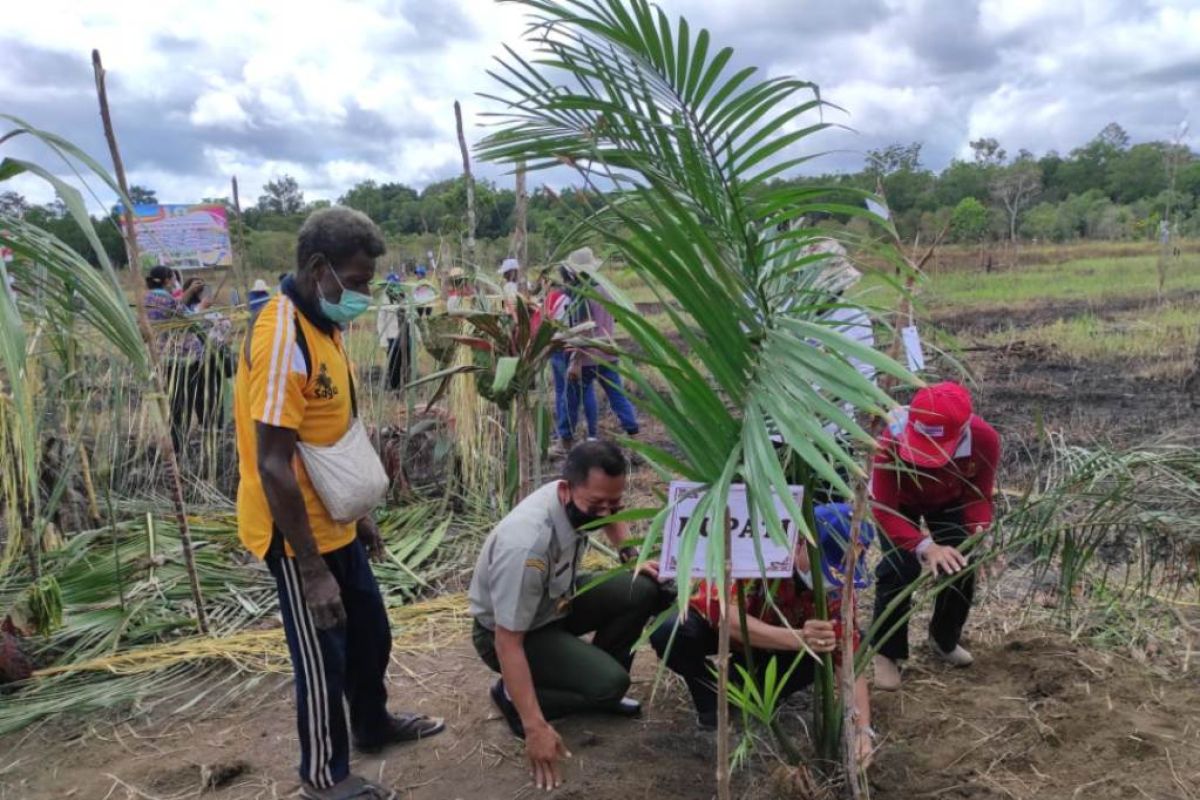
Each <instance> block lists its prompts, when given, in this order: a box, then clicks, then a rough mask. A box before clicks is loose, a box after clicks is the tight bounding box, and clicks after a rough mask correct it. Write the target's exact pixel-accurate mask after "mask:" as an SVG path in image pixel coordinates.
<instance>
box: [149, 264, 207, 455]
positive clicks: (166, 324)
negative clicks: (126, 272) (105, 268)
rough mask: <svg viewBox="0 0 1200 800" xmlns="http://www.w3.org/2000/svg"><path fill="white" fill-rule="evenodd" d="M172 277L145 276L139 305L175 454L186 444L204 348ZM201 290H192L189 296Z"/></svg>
mask: <svg viewBox="0 0 1200 800" xmlns="http://www.w3.org/2000/svg"><path fill="white" fill-rule="evenodd" d="M175 275H176V273H175V272H174V271H173V270H171V269H170V268H169V267H164V266H161V265H160V266H157V267H154V268H152V269H151V270H150V271H149V272H148V273H146V293H145V295H144V296H143V297H142V305H143V306H144V307H145V309H146V317H147V319H149V320H150V324H151V326H152V327H153V328H154V330H155V342H156V346H157V349H158V355H159V358H160V359H162V364H163V365H164V367H165V369H166V373H165V374H166V377H167V386H168V394H169V396H170V402H171V441H172V442H173V443H174V445H175V450H176V452H179V451H180V450H181V449H182V447H183V444H184V442H186V441H187V432H188V429H189V428H190V426H191V419H192V411H193V409H194V408H195V405H196V387H197V386H198V385H199V384H200V382H201V381H202V376H201V374H200V365H201V361H202V359H203V356H204V344H203V342H201V340H200V337H199V336H198V335H197V333H196V331H195V329H194V328H193V326H192V325H191V324H190V323H189V319H188V318H189V313H188V309H187V305H186V299H187V298H184V295H183V289H182V287H179V290H178V291H179V297H178V298H177V297H176V296H175V293H174V292H175V289H176V287H177V285H178V284H177V282H176V278H175ZM200 288H202V287H194V288H193V289H192V293H193V295H194V294H195V293H197V292H198V291H199V289H200Z"/></svg>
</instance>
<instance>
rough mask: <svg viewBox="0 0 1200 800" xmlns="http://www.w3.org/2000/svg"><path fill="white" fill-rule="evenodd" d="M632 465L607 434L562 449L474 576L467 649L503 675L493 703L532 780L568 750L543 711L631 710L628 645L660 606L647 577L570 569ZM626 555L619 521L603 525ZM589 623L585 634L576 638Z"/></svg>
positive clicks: (495, 534)
mask: <svg viewBox="0 0 1200 800" xmlns="http://www.w3.org/2000/svg"><path fill="white" fill-rule="evenodd" d="M628 468H629V465H628V463H627V462H626V459H625V456H624V455H623V454H622V453H621V450H620V448H618V447H617V446H616V445H614V444H612V443H611V442H587V443H585V444H581V445H579V446H577V447H575V448H574V449H573V450H571V452H570V453H569V454H568V455H567V460H566V467H565V469H564V473H563V475H564V477H563V480H559V481H555V482H553V483H550V484H547V485H546V486H543V487H542V488H541V489H538V490H537V491H535V492H534V493H532V494H531V495H529V496H528V497H526V498H525V499H524V500H523V501H522V502H521V503H520V505H518V506H517V507H516V508H515V509H513V510H512V512H511V513H510V514H509V515H508V516H507V517H505V518H504V519H503V520H501V521H500V523H499V524H498V525H497V526H496V527H495V529H493V530H492V532H491V533H490V534H489V535H488V537H487V539H486V540H485V541H484V543H483V549H482V551H481V552H480V554H479V559H478V561H477V562H476V564H475V574H474V576H473V577H472V579H471V590H470V607H471V616H472V617H474V618H475V629H474V635H473V639H474V643H475V649H476V651H477V652H478V653H479V655H480V657H481V658H482V659H483V661H484V663H485V664H487V665H488V666H489V667H490V668H491V669H492V670H494V671H496V672H499V673H500V680H498V681H497V682H496V684H495V685H494V686H493V687H492V691H491V696H492V701H493V702H494V703H495V704H496V706H497V708H499V709H500V711H501V713H502V714H503V715H504V719H505V720H506V721H507V722H508V726H509V728H511V729H512V732H513V734H515V735H516V736H518V737H521V738H523V739H525V753H526V756H527V757H528V759H529V765H530V769H531V771H532V773H533V779H534V783H535V784H536V785H537V786H538V788H546V789H551V788H554V787H555V786H558V785H559V784H560V783H561V782H562V780H561V777H560V772H559V767H558V761H559V759H560V758H561V757H562V756H565V755H568V753H567V750H566V747H565V746H564V744H563V741H562V738H561V737H560V736H559V735H558V732H557V731H555V730H554V728H553V727H552V726H551V725H550V722H549V721H550V720H553V719H556V718H558V717H563V716H566V715H568V714H575V713H579V712H588V711H591V712H602V713H612V714H619V715H622V716H636V715H637V714H639V713H641V705H640V704H639V703H638V702H637V701H636V700H633V699H631V698H628V697H626V696H625V691H626V690H627V689H628V688H629V668H630V665H631V663H632V661H633V655H632V652H631V649H632V647H633V645H634V644H635V643H636V642H637V640H638V637H639V636H641V633H642V630H643V628H645V626H646V623H647V621H648V620H649V619H650V617H651V616H652V615H653V614H654V613H655V610H656V608H658V607H659V606H660V605H661V603H660V599H659V598H660V592H659V586H658V584H657V582H656V580H655V579H654V578H655V577H656V576H657V565H656V564H653V563H650V562H647V564H646V567H647V569H646V571H647V572H648V573H650V575H651V576H653V577H648V576H647V575H641V574H639V575H634V574H630V573H621V574H618V575H616V576H615V577H613V578H611V579H609V580H607V581H605V582H603V583H601V584H599V585H597V586H593V587H591V588H586V590H585V591H580V589H583V588H585V587H587V585H588V583H589V577H588V576H586V575H583V574H581V573H580V572H579V565H580V562H581V561H582V559H583V554H584V551H585V550H586V549H587V541H588V540H587V536H588V532H587V531H585V530H581V529H583V528H586V527H587V526H588V525H590V524H591V523H594V522H596V521H598V520H600V519H602V518H604V517H607V516H611V515H613V514H616V513H617V512H618V511H620V510H621V498H622V496H623V495H624V493H625V482H626V474H627V472H628ZM605 534H606V535H607V536H608V538H609V540H610V541H611V542H612V544H613V545H614V546H615V547H616V548H618V549H619V550H620V552H621V557H622V559H623V560H629V559H631V558H636V556H637V553H636V551H635V550H634V549H633V548H630V547H626V546H624V541H625V539H626V537H627V535H628V531H627V529H626V527H625V526H624V525H623V524H614V525H610V526H609V527H607V528H606V529H605ZM591 632H595V636H594V637H593V638H592V642H591V643H590V644H589V643H588V642H585V641H583V640H582V639H580V638H579V637H580V636H582V635H584V634H585V633H591Z"/></svg>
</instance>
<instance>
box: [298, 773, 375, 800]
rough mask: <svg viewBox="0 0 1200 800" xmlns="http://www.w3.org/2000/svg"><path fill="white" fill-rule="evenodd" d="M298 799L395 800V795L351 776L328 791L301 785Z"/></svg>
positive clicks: (369, 782)
mask: <svg viewBox="0 0 1200 800" xmlns="http://www.w3.org/2000/svg"><path fill="white" fill-rule="evenodd" d="M300 797H301V798H303V800H396V793H395V792H394V791H392V790H391V789H387V788H385V787H383V786H380V785H379V784H377V783H372V782H371V781H369V780H367V779H366V778H360V777H359V776H357V775H351V776H350V777H348V778H346V780H344V781H342V782H341V783H339V784H338V785H337V786H331V787H330V788H328V789H318V788H316V787H315V786H310V785H309V784H307V783H303V784H301V785H300Z"/></svg>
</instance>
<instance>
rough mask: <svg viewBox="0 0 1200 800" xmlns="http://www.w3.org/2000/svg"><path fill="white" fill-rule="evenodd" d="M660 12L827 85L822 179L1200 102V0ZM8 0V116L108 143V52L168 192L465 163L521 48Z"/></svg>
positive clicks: (504, 13) (487, 15) (919, 0)
mask: <svg viewBox="0 0 1200 800" xmlns="http://www.w3.org/2000/svg"><path fill="white" fill-rule="evenodd" d="M662 4H663V5H664V7H665V9H666V11H667V13H668V16H669V17H671V18H672V19H674V18H675V17H676V16H677V15H678V14H680V13H682V14H684V15H685V16H687V17H688V18H689V20H690V21H691V22H692V23H693V30H696V29H698V28H699V27H701V26H707V27H709V28H710V29H711V32H712V34H713V40H714V45H717V46H719V45H724V44H732V45H733V46H734V47H735V48H736V50H737V59H738V61H739V62H740V63H757V64H759V65H761V66H763V67H764V68H766V70H767V71H768V72H770V73H774V74H779V73H781V72H786V73H790V74H795V75H798V76H799V77H802V78H806V79H811V80H816V81H817V82H818V83H820V84H821V87H822V94H823V96H824V97H825V98H826V99H828V100H830V101H831V102H833V103H836V104H838V105H841V106H843V107H845V108H846V110H847V111H848V112H849V113H848V116H838V115H831V116H829V117H828V118H829V119H830V120H832V121H835V122H841V123H844V124H846V125H849V126H851V127H852V128H854V129H855V130H856V131H857V133H856V134H847V133H842V132H831V133H827V134H822V135H821V136H820V137H818V138H817V139H814V140H813V142H812V145H811V146H813V147H817V148H821V149H835V150H845V151H847V152H845V153H841V154H839V155H835V156H832V157H830V158H828V159H825V160H820V161H816V162H814V163H813V164H812V166H811V169H815V170H829V169H835V168H844V169H852V168H857V167H858V166H859V164H860V163H861V153H862V152H863V151H865V150H867V149H870V148H873V147H878V146H882V145H885V144H887V143H889V142H894V141H904V142H907V141H923V142H924V143H925V149H924V151H923V152H924V159H925V161H926V163H927V165H929V166H931V167H934V168H938V167H941V166H942V165H944V163H945V162H946V161H947V160H948V159H950V158H951V157H954V156H956V155H957V156H965V155H967V154H968V150H967V142H968V140H969V139H971V138H976V137H978V136H982V135H987V136H996V137H997V138H999V139H1000V140H1001V143H1002V144H1003V145H1004V146H1005V147H1006V148H1007V149H1008V150H1009V152H1016V151H1017V150H1018V149H1020V148H1022V147H1025V148H1028V149H1030V150H1034V151H1039V152H1040V151H1045V150H1047V149H1051V148H1056V149H1059V150H1067V149H1070V148H1071V147H1074V146H1076V145H1078V144H1080V143H1082V142H1083V141H1084V140H1086V139H1087V138H1088V137H1090V136H1091V135H1093V134H1094V133H1095V132H1096V131H1098V130H1099V129H1100V128H1101V127H1103V125H1104V124H1105V123H1107V122H1109V121H1111V120H1116V121H1118V122H1120V123H1121V124H1123V125H1124V126H1125V127H1126V128H1127V129H1128V130H1129V131H1130V132H1131V133H1132V134H1133V135H1134V137H1135V138H1161V137H1166V136H1169V135H1171V132H1172V130H1173V127H1174V125H1175V124H1176V123H1177V122H1178V121H1179V119H1181V118H1182V117H1183V116H1184V115H1186V114H1188V113H1190V112H1192V111H1193V110H1194V109H1196V107H1197V103H1200V67H1198V66H1197V65H1200V4H1198V3H1197V2H1196V0H843V2H841V3H836V4H835V3H816V2H797V0H738V2H733V1H732V0H721V1H720V2H713V0H662ZM9 6H11V7H6V8H5V20H4V29H3V30H2V31H0V98H3V100H2V101H0V109H2V110H5V111H10V112H13V113H17V114H19V115H23V116H30V117H35V119H34V121H35V122H37V123H40V124H42V125H44V126H45V127H48V128H50V129H53V130H56V131H60V132H62V133H65V134H66V135H68V136H69V137H71V138H73V139H77V140H79V141H80V143H81V144H83V145H84V146H86V147H87V148H88V149H89V150H90V151H91V152H93V153H97V154H98V153H103V152H104V144H103V140H102V138H101V137H100V132H99V129H98V125H97V124H96V122H95V120H96V115H95V100H94V97H93V95H92V87H91V78H90V64H89V61H88V57H89V55H90V51H91V48H93V47H99V48H100V50H101V51H102V53H103V54H104V58H105V64H106V67H107V68H108V71H109V75H110V95H111V99H112V102H113V113H114V116H115V117H116V119H117V123H118V131H119V133H120V135H121V138H122V142H123V147H124V150H125V160H126V162H127V164H128V165H129V167H130V170H131V176H130V178H131V180H132V181H134V182H138V183H143V184H147V185H151V186H155V187H157V188H159V190H160V192H159V193H160V196H162V197H163V198H164V199H173V200H188V199H192V198H194V197H199V196H211V195H213V194H225V193H227V192H226V190H225V189H224V187H225V186H226V185H227V184H228V179H229V176H230V175H232V174H235V173H236V174H237V175H238V176H239V179H240V181H241V185H242V186H243V194H244V195H246V196H247V197H246V198H244V200H246V202H253V199H255V198H256V197H257V194H258V192H259V186H260V185H261V183H262V182H264V181H265V180H267V179H269V178H271V177H275V176H277V175H279V174H282V173H284V172H287V173H290V174H293V175H295V176H296V177H297V179H298V180H299V181H300V183H301V186H302V188H304V190H305V192H306V195H307V196H308V197H310V198H314V197H327V198H333V197H336V196H338V195H339V194H341V193H342V192H344V191H345V190H346V189H347V188H349V186H350V185H351V184H352V183H353V182H355V181H357V180H362V179H365V178H372V179H375V180H380V181H386V180H395V181H401V182H405V183H409V184H411V185H417V186H420V185H423V184H424V183H427V182H429V181H432V180H437V179H441V178H444V177H448V176H450V175H454V174H457V172H458V171H459V169H460V162H459V153H458V147H457V142H456V140H455V134H454V119H453V111H452V104H453V101H454V100H455V99H458V100H460V101H462V103H463V106H464V110H465V112H466V116H467V128H468V136H469V137H470V138H471V139H477V138H479V137H480V136H481V135H482V133H483V131H482V130H481V129H480V128H479V127H478V124H479V122H480V121H481V119H480V117H479V114H480V112H481V111H484V110H487V109H488V108H489V106H488V104H487V103H486V102H485V101H484V100H482V99H480V98H479V97H478V96H477V93H479V92H489V91H502V90H500V89H499V87H498V86H497V85H496V84H495V83H494V82H493V81H492V80H491V79H490V78H488V76H487V74H486V71H487V70H488V69H490V68H492V67H493V66H494V65H493V61H492V59H493V58H494V57H495V56H497V55H501V54H503V46H504V45H505V44H508V45H512V46H515V47H518V48H519V49H520V50H521V52H523V53H527V52H528V46H527V45H525V44H524V43H523V42H522V41H521V34H522V31H523V30H524V27H525V19H524V17H523V14H522V11H521V8H520V7H519V6H518V5H515V4H498V3H493V2H489V1H488V0H361V1H360V0H327V1H326V2H322V3H292V4H285V3H264V2H251V3H247V2H245V1H244V0H209V1H208V2H206V3H195V2H192V0H160V2H157V3H151V4H144V3H143V4H128V3H126V4H121V3H117V4H112V3H108V4H99V3H87V4H81V3H79V2H78V0H39V2H37V3H10V4H9ZM81 6H83V7H82V8H81ZM6 54H7V58H8V60H7V61H6V60H5V59H6ZM1194 122H1195V123H1196V124H1194V125H1193V128H1195V129H1197V130H1198V132H1200V120H1196V121H1194ZM1196 135H1197V134H1193V136H1196ZM1193 143H1195V142H1193ZM479 171H480V173H481V174H482V175H484V176H498V175H499V174H500V170H498V169H497V168H495V167H491V166H489V165H479ZM503 180H505V181H506V182H507V180H508V179H507V178H504V179H503ZM31 192H32V193H33V195H34V197H35V199H39V200H41V199H45V197H44V196H41V195H39V193H38V192H37V191H35V190H31Z"/></svg>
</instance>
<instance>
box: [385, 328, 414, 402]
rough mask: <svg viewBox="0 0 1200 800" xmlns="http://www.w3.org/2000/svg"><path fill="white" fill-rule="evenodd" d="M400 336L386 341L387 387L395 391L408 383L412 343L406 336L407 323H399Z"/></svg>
mask: <svg viewBox="0 0 1200 800" xmlns="http://www.w3.org/2000/svg"><path fill="white" fill-rule="evenodd" d="M400 325H401V330H400V336H399V337H397V338H395V339H388V348H387V386H388V388H389V389H392V390H396V389H399V388H400V387H402V386H404V385H405V384H406V383H408V379H409V372H410V370H411V366H410V365H411V364H412V359H413V343H412V339H411V338H410V337H409V335H408V330H407V323H404V322H401V323H400Z"/></svg>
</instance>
